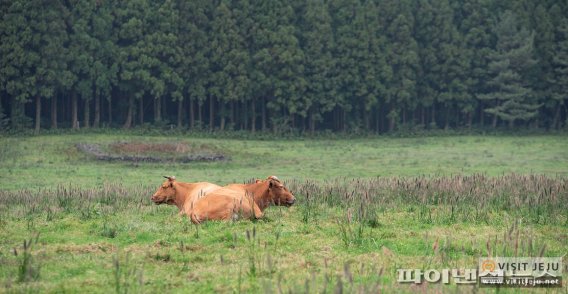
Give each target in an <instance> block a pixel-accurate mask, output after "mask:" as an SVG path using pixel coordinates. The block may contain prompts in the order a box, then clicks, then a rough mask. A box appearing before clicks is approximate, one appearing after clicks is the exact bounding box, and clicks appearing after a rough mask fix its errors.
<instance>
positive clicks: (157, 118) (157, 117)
mask: <svg viewBox="0 0 568 294" xmlns="http://www.w3.org/2000/svg"><path fill="white" fill-rule="evenodd" d="M161 121H162V98H161V97H156V98H155V99H154V122H161Z"/></svg>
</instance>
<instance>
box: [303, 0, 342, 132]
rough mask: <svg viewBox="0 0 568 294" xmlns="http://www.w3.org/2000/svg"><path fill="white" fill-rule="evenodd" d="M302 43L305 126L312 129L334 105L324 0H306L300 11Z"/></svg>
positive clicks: (330, 44)
mask: <svg viewBox="0 0 568 294" xmlns="http://www.w3.org/2000/svg"><path fill="white" fill-rule="evenodd" d="M304 13H305V14H304V19H303V26H304V27H303V34H302V37H303V39H302V43H303V44H304V45H303V48H302V49H303V51H304V54H305V63H304V64H305V78H306V92H305V95H304V97H305V99H306V106H307V112H308V120H309V128H310V131H311V132H312V133H313V132H314V131H315V129H316V124H317V123H319V122H321V121H322V120H323V115H324V114H326V113H328V112H330V111H331V110H333V108H334V107H335V99H334V96H335V93H334V91H333V90H334V89H333V83H332V76H333V70H334V67H335V61H334V59H333V58H332V50H333V46H334V43H333V31H332V27H331V16H330V15H329V12H328V7H327V5H326V3H325V2H324V1H308V3H307V4H306V9H305V12H304Z"/></svg>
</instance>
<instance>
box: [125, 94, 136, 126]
mask: <svg viewBox="0 0 568 294" xmlns="http://www.w3.org/2000/svg"><path fill="white" fill-rule="evenodd" d="M133 113H134V97H133V96H132V95H130V97H129V98H128V113H127V114H126V121H125V122H124V125H122V127H123V128H125V129H130V127H132V115H133Z"/></svg>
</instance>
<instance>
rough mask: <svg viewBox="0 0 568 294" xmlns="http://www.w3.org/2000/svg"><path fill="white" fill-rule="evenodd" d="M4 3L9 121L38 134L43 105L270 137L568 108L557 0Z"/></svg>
mask: <svg viewBox="0 0 568 294" xmlns="http://www.w3.org/2000/svg"><path fill="white" fill-rule="evenodd" d="M0 5H1V8H2V12H3V13H2V19H1V25H0V36H1V37H2V40H3V42H2V44H0V58H1V59H0V93H1V94H2V95H1V98H2V99H3V100H5V101H4V102H3V104H4V105H6V108H7V109H10V110H11V109H12V104H16V103H20V104H23V107H22V109H20V110H17V111H15V112H14V114H13V115H12V112H11V111H10V118H11V124H10V127H11V128H13V129H14V130H21V129H25V128H29V127H30V124H29V119H24V118H26V117H27V116H31V113H32V112H33V111H35V112H36V113H35V118H34V122H35V128H36V130H37V131H39V129H40V127H41V122H42V121H43V120H45V119H44V118H43V117H44V116H45V115H46V114H47V112H48V110H50V111H49V113H50V118H51V120H52V124H51V127H52V128H57V123H58V121H59V122H60V123H61V124H60V125H61V126H71V127H72V128H73V129H79V127H89V126H91V125H93V126H96V127H99V126H101V125H102V126H104V125H107V126H117V125H118V123H117V121H118V122H120V123H121V124H122V126H123V127H125V128H131V127H133V126H136V125H139V126H146V125H148V124H151V125H154V126H162V127H164V128H168V127H174V126H177V127H179V128H183V127H184V126H188V127H189V128H190V129H192V130H202V129H204V127H208V129H209V131H213V130H215V129H220V130H225V129H229V130H252V131H256V130H257V129H262V130H263V131H266V130H268V129H270V130H272V131H273V132H275V133H282V130H286V131H290V132H298V131H308V130H309V131H310V132H312V133H314V132H316V131H326V130H330V131H339V132H353V133H363V132H365V133H367V132H375V133H382V132H397V131H399V130H401V129H402V130H404V129H438V128H439V127H444V128H445V129H448V128H461V127H464V126H467V127H468V128H471V127H472V126H475V125H479V126H481V127H482V128H483V127H485V125H488V124H487V123H486V119H487V118H490V117H491V118H493V122H492V124H491V127H492V128H497V127H499V126H502V125H506V124H508V125H510V126H514V125H515V123H516V122H517V126H519V127H526V126H527V125H532V126H534V127H546V128H555V129H560V128H562V127H563V125H564V124H565V123H564V122H565V121H566V120H567V117H568V111H567V109H566V107H565V105H566V99H567V98H566V95H565V93H566V92H567V91H566V89H565V85H566V84H567V83H566V81H565V80H566V78H565V76H566V70H565V67H566V66H565V63H566V62H565V60H566V58H565V57H564V56H565V55H566V53H565V51H566V50H565V48H564V47H566V45H565V44H564V43H566V42H565V40H566V36H565V35H566V32H565V31H566V29H565V27H566V26H567V25H566V22H567V17H566V15H568V13H567V11H568V7H567V5H566V3H563V2H557V1H543V2H539V3H536V2H534V1H496V0H441V1H433V0H420V1H407V0H404V1H394V0H387V1H356V0H331V1H321V0H313V1H292V2H290V1H283V0H277V1H272V2H270V3H251V2H250V1H248V0H245V1H226V0H221V1H177V0H160V1H148V0H135V1H127V2H125V1H98V0H86V1H80V2H73V1H61V0H54V1H47V2H46V1H38V0H33V1H23V0H18V1H4V2H2V3H1V4H0ZM51 98H53V99H51ZM43 101H55V102H54V104H53V106H52V108H48V107H46V106H45V104H46V103H44V104H43V105H42V102H43ZM30 102H36V104H34V105H33V106H32V105H30V106H28V105H27V104H29V103H30ZM69 105H70V106H71V107H70V108H71V109H69ZM93 106H94V107H93ZM541 106H544V107H541ZM79 107H82V108H83V111H78V108H79ZM58 113H59V115H58ZM79 120H81V122H82V123H81V124H79V123H78V121H79ZM172 122H177V123H176V124H171V123H172ZM520 122H522V123H520ZM44 128H45V127H44Z"/></svg>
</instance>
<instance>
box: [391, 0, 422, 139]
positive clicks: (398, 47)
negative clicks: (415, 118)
mask: <svg viewBox="0 0 568 294" xmlns="http://www.w3.org/2000/svg"><path fill="white" fill-rule="evenodd" d="M394 3H395V4H392V7H393V8H394V9H393V10H392V11H391V10H389V14H390V15H391V16H395V18H394V19H392V20H390V21H389V20H388V19H387V20H386V21H387V22H386V23H387V24H388V26H387V28H386V34H387V38H388V39H387V40H388V45H387V52H388V53H387V54H388V55H387V56H388V57H387V61H388V64H389V65H390V67H391V68H392V71H393V75H392V82H391V83H390V84H389V85H388V87H387V96H386V103H387V107H388V114H387V118H388V119H389V130H390V131H392V130H393V129H394V128H395V127H396V124H397V122H398V121H399V120H400V118H401V114H404V111H407V110H411V111H413V110H414V109H416V106H417V104H418V101H417V88H416V85H417V80H418V68H419V56H418V44H417V42H416V40H415V39H414V36H413V35H412V32H413V27H414V18H413V16H412V13H411V12H410V6H409V5H407V4H408V3H399V2H398V1H395V2H394ZM391 9H392V8H391Z"/></svg>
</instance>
